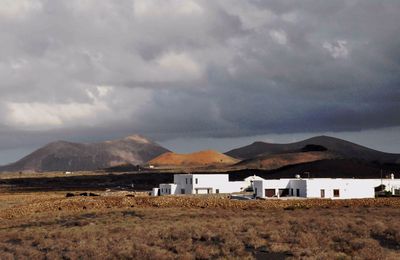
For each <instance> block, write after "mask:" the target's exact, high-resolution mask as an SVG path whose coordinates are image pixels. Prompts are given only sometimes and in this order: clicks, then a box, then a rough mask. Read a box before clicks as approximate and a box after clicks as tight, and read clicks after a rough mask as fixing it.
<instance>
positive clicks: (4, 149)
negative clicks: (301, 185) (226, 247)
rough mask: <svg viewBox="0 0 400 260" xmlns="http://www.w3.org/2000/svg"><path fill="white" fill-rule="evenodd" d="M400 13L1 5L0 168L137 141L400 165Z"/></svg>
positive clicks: (225, 4) (87, 2)
mask: <svg viewBox="0 0 400 260" xmlns="http://www.w3.org/2000/svg"><path fill="white" fill-rule="evenodd" d="M399 13H400V1H394V0H393V1H385V0H383V1H374V0H360V1H358V0H332V1H317V0H304V1H288V0H275V1H270V0H248V1H242V0H209V1H208V0H198V1H196V0H119V1H114V0H102V1H96V0H68V1H61V0H1V2H0V30H1V34H0V43H1V48H0V97H1V98H0V163H3V164H4V163H8V162H12V161H15V160H17V159H19V158H20V157H21V156H24V155H26V154H28V153H29V152H31V151H32V150H34V149H36V148H39V147H40V146H42V145H44V144H46V143H48V142H51V141H55V140H68V141H74V142H97V141H102V140H108V139H115V138H121V137H124V136H127V135H130V134H134V133H139V134H142V135H144V136H147V137H149V138H152V139H154V140H155V141H157V142H159V143H160V144H162V145H165V146H166V147H167V148H169V149H173V150H174V151H177V152H191V151H195V150H200V149H206V148H211V149H217V150H220V151H222V152H225V151H227V150H229V149H231V148H236V147H238V146H241V145H246V144H249V143H251V142H253V141H256V140H260V141H270V142H283V143H285V142H291V141H297V140H301V139H303V138H307V137H311V136H314V135H321V134H325V135H331V136H336V137H340V138H344V139H346V140H350V141H354V142H358V143H360V144H363V145H367V146H369V147H372V148H375V149H379V150H383V151H388V152H400V37H399V35H400V26H399V25H400V15H399Z"/></svg>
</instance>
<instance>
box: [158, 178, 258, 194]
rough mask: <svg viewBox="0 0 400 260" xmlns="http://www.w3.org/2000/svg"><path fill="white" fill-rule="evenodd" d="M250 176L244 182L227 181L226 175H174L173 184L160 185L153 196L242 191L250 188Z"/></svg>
mask: <svg viewBox="0 0 400 260" xmlns="http://www.w3.org/2000/svg"><path fill="white" fill-rule="evenodd" d="M253 179H261V178H259V177H257V176H251V177H248V178H246V179H245V180H244V181H229V175H228V174H175V175H174V183H165V184H160V186H159V188H154V189H153V196H157V195H173V194H213V193H215V194H217V193H234V192H241V191H244V190H245V189H246V188H248V187H251V185H252V181H251V180H253Z"/></svg>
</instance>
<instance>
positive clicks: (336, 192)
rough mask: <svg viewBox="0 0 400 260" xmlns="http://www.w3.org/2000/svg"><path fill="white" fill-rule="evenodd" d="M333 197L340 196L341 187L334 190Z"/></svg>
mask: <svg viewBox="0 0 400 260" xmlns="http://www.w3.org/2000/svg"><path fill="white" fill-rule="evenodd" d="M333 197H340V191H339V189H335V190H333Z"/></svg>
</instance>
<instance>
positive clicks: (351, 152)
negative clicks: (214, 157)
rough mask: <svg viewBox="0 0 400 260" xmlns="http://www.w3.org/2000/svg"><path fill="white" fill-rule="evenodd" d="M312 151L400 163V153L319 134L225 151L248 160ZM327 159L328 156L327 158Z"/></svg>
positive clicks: (347, 157) (257, 143)
mask: <svg viewBox="0 0 400 260" xmlns="http://www.w3.org/2000/svg"><path fill="white" fill-rule="evenodd" d="M310 151H320V152H322V153H326V152H329V153H330V154H331V155H334V156H335V157H337V158H340V159H360V160H365V161H371V162H372V161H375V162H380V163H400V154H392V153H384V152H380V151H376V150H373V149H370V148H367V147H364V146H361V145H358V144H355V143H351V142H348V141H345V140H342V139H339V138H334V137H329V136H317V137H313V138H310V139H306V140H303V141H300V142H296V143H289V144H272V143H264V142H255V143H253V144H250V145H248V146H244V147H241V148H237V149H234V150H231V151H229V152H227V153H225V154H226V155H228V156H231V157H234V158H237V159H242V160H248V159H257V157H263V156H268V155H278V154H288V153H299V152H301V153H307V152H310ZM325 159H326V158H325Z"/></svg>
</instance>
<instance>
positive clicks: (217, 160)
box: [148, 150, 238, 167]
mask: <svg viewBox="0 0 400 260" xmlns="http://www.w3.org/2000/svg"><path fill="white" fill-rule="evenodd" d="M237 162H238V160H236V159H234V158H232V157H229V156H227V155H225V154H222V153H219V152H216V151H212V150H208V151H200V152H196V153H191V154H177V153H172V152H168V153H164V154H162V155H160V156H158V157H156V158H154V159H153V160H151V161H149V162H148V164H150V165H154V166H172V167H184V166H185V167H194V166H218V165H232V164H235V163H237Z"/></svg>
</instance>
